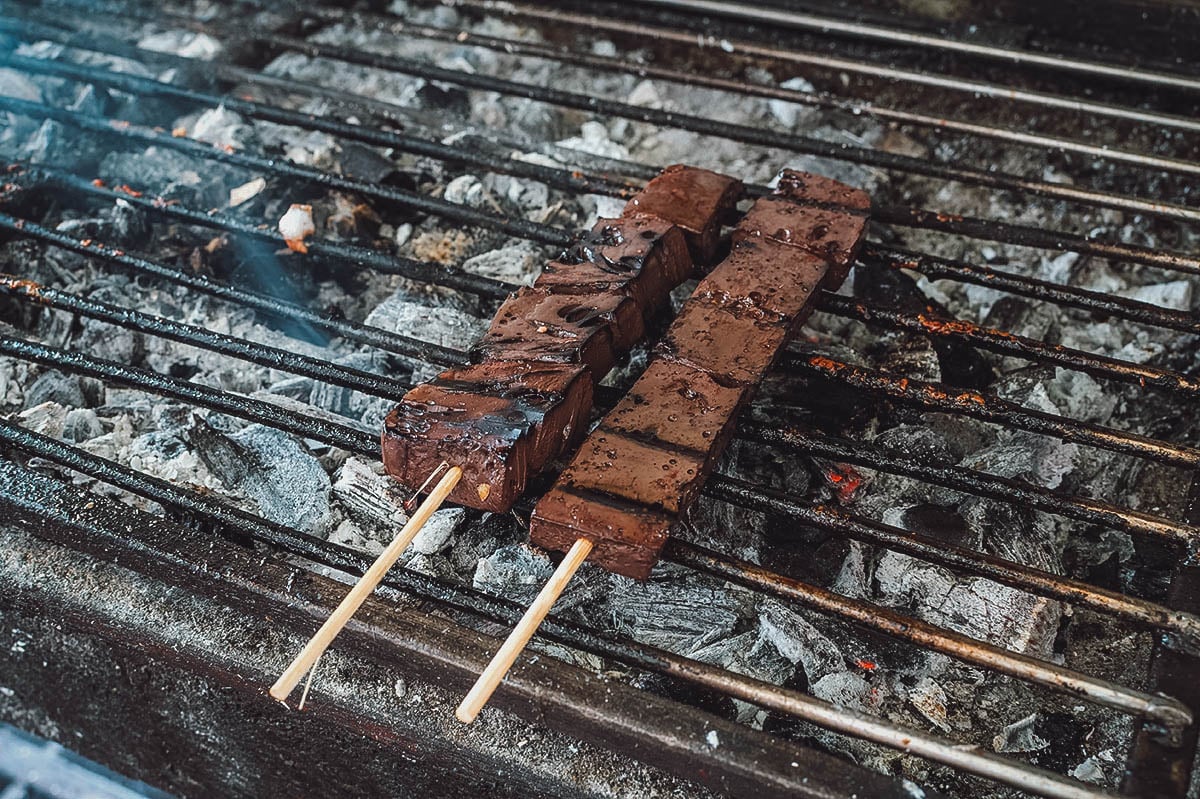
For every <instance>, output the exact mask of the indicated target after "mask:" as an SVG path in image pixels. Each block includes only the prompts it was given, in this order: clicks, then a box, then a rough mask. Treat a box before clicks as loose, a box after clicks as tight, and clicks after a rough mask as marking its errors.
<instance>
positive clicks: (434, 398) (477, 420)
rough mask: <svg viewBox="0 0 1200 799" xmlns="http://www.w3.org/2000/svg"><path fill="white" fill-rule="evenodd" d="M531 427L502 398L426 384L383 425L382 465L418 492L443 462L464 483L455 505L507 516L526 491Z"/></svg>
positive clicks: (453, 497)
mask: <svg viewBox="0 0 1200 799" xmlns="http://www.w3.org/2000/svg"><path fill="white" fill-rule="evenodd" d="M530 445H531V437H530V426H529V424H528V423H527V422H526V421H525V418H524V415H523V414H522V413H521V412H520V411H518V410H516V409H514V408H513V405H512V402H511V401H510V400H507V399H504V398H503V397H484V396H480V395H476V394H461V393H457V392H452V391H445V390H443V389H438V388H434V387H433V386H429V385H423V386H418V387H417V388H414V389H413V390H412V391H410V392H408V394H406V395H405V396H404V399H403V400H401V402H400V404H399V405H397V406H396V407H395V408H393V409H392V412H391V413H389V414H388V416H387V419H385V420H384V423H383V442H382V449H383V465H384V468H385V469H387V472H388V474H390V475H391V476H392V477H394V478H396V479H397V480H399V481H400V482H401V483H403V484H404V485H406V486H408V487H409V488H414V489H415V488H417V487H418V486H420V485H421V484H422V483H424V482H425V479H426V478H427V477H428V476H429V475H430V474H431V473H433V471H434V470H435V469H437V468H438V466H439V465H440V464H441V463H442V462H443V461H444V462H446V463H448V464H450V465H451V466H459V467H461V468H462V470H463V473H464V479H463V480H461V481H460V482H459V484H458V485H457V486H455V488H454V491H453V492H451V494H450V501H451V502H455V503H457V504H460V505H466V506H467V507H471V508H478V509H480V510H487V511H492V512H494V513H506V512H507V511H508V510H509V509H510V508H511V507H512V505H513V503H514V502H515V501H516V499H517V497H519V496H520V495H521V494H522V493H523V492H524V491H525V483H526V480H527V477H528V465H527V464H528V457H529V452H530Z"/></svg>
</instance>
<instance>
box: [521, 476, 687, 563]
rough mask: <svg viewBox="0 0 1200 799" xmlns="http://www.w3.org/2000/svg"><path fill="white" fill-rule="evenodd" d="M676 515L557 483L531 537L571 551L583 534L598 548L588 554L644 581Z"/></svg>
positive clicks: (533, 521)
mask: <svg viewBox="0 0 1200 799" xmlns="http://www.w3.org/2000/svg"><path fill="white" fill-rule="evenodd" d="M676 521H677V519H676V517H675V516H673V515H672V514H669V513H664V512H663V511H661V510H656V509H654V508H647V507H644V506H640V505H634V504H631V503H628V502H625V501H623V500H620V499H617V498H616V497H604V496H598V495H580V494H576V493H575V492H574V491H572V490H570V489H565V488H562V487H560V486H558V485H556V486H555V487H554V488H553V489H551V490H550V492H549V493H547V494H546V495H545V496H543V497H542V498H541V499H540V500H539V501H538V503H537V506H536V507H534V509H533V516H532V518H530V520H529V540H530V541H531V542H532V543H533V544H534V545H535V546H539V547H543V548H545V549H552V550H557V551H560V552H566V551H567V550H568V549H570V548H571V545H572V544H574V543H575V541H576V540H577V539H579V538H586V539H588V540H589V541H591V542H592V543H593V544H594V545H595V547H594V549H593V550H592V552H591V554H590V555H589V556H588V559H589V560H591V561H592V562H594V563H596V564H598V565H600V566H602V567H604V568H605V569H608V570H609V571H612V572H616V573H617V574H623V575H625V576H626V577H633V578H634V579H637V580H644V579H646V578H647V577H649V576H650V570H651V569H653V568H654V564H655V563H657V562H658V556H659V553H660V552H662V548H663V546H664V545H665V544H666V543H667V536H669V535H670V533H671V528H672V527H673V526H674V525H675V523H676Z"/></svg>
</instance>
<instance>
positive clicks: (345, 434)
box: [0, 336, 379, 458]
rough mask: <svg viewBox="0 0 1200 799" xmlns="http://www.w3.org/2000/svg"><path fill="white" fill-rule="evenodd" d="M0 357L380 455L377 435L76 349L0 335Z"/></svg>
mask: <svg viewBox="0 0 1200 799" xmlns="http://www.w3.org/2000/svg"><path fill="white" fill-rule="evenodd" d="M0 355H8V356H11V357H13V358H21V359H23V360H27V361H32V362H34V363H38V364H41V365H42V366H46V367H49V368H51V369H59V370H62V371H64V372H71V373H74V374H81V375H86V376H87V377H94V378H97V379H99V380H107V381H111V382H114V383H119V384H121V385H124V386H129V387H132V388H136V389H140V390H143V391H149V392H151V393H153V394H158V395H160V396H163V397H170V398H171V399H175V400H179V401H180V402H185V403H189V404H191V405H198V406H200V407H203V408H210V409H212V410H214V411H219V412H221V413H225V414H229V415H230V416H237V417H238V418H241V419H247V420H249V421H252V422H258V423H259V424H264V425H267V426H269V427H275V428H278V429H280V430H283V431H284V432H287V433H291V434H292V435H294V436H297V437H299V438H310V439H313V440H315V441H321V442H323V443H325V444H329V445H330V446H333V447H338V448H339V449H344V450H347V451H349V452H353V453H355V454H358V455H364V456H366V457H368V458H375V457H377V456H378V454H379V436H378V434H376V433H372V432H368V431H366V430H362V429H360V428H357V427H350V426H348V425H344V424H340V423H338V422H332V421H328V420H326V419H322V418H320V417H317V416H300V415H298V414H295V413H293V412H291V411H288V410H287V409H286V408H282V407H280V406H279V405H275V404H273V403H270V402H265V401H263V400H259V399H254V398H253V397H245V396H241V395H238V394H233V393H230V392H226V391H221V390H219V389H215V388H210V387H209V386H205V385H202V384H200V383H192V382H190V381H187V380H181V379H179V378H177V377H170V376H168V375H164V374H160V373H158V372H153V371H150V370H149V369H142V368H140V367H137V366H128V365H126V364H123V363H120V362H118V361H109V360H105V359H103V358H96V357H93V356H91V355H87V354H85V353H82V352H75V351H73V350H63V349H58V348H57V347H48V346H46V345H44V344H39V343H37V342H34V341H26V340H25V339H19V338H13V337H11V336H0Z"/></svg>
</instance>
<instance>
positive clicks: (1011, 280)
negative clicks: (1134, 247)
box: [859, 241, 1200, 334]
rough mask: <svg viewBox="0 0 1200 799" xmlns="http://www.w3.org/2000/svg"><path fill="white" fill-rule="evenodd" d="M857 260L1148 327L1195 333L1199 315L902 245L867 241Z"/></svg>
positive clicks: (1198, 330)
mask: <svg viewBox="0 0 1200 799" xmlns="http://www.w3.org/2000/svg"><path fill="white" fill-rule="evenodd" d="M859 262H860V263H865V264H870V265H872V266H885V267H888V268H890V269H911V270H913V271H914V272H919V273H921V274H922V275H924V276H925V277H927V278H929V279H930V280H954V281H957V282H960V283H971V284H973V285H976V286H986V287H987V288H990V289H995V290H997V291H1003V292H1007V293H1009V294H1016V295H1018V296H1021V297H1029V298H1030V299H1034V300H1041V301H1043V302H1049V303H1053V304H1055V305H1063V306H1066V307H1069V308H1079V309H1081V310H1085V311H1090V312H1092V313H1097V314H1101V315H1104V316H1113V317H1116V318H1118V319H1124V320H1127V321H1130V322H1137V323H1139V324H1144V325H1150V326H1153V327H1162V328H1166V329H1168V330H1178V331H1179V332H1181V333H1192V334H1196V333H1200V318H1197V317H1196V316H1195V315H1194V314H1192V313H1189V312H1187V311H1177V310H1175V309H1173V308H1163V307H1161V306H1158V305H1152V304H1150V303H1148V302H1142V301H1140V300H1133V299H1130V298H1128V297H1121V296H1118V295H1116V294H1105V293H1103V292H1099V291H1090V290H1088V289H1082V288H1079V287H1077V286H1068V285H1066V284H1064V283H1051V282H1050V281H1048V280H1039V279H1038V278H1034V277H1026V276H1024V275H1018V274H1014V273H1012V272H1005V271H1002V270H999V269H992V268H990V267H986V266H980V265H978V264H973V263H970V262H967V261H954V260H951V259H949V258H939V257H938V256H936V255H928V254H926V253H919V252H915V251H913V250H908V249H905V248H903V247H896V246H892V245H888V244H880V243H877V242H874V241H868V242H866V243H865V244H864V245H863V248H862V250H861V252H860V254H859Z"/></svg>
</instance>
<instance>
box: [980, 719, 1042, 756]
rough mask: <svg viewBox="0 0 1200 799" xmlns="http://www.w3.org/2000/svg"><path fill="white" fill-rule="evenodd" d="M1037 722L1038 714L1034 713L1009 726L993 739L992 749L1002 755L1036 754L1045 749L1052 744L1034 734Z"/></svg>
mask: <svg viewBox="0 0 1200 799" xmlns="http://www.w3.org/2000/svg"><path fill="white" fill-rule="evenodd" d="M1037 720H1038V717H1037V714H1036V713H1034V714H1031V715H1029V716H1026V717H1025V718H1023V719H1019V720H1017V721H1014V722H1013V723H1012V724H1009V725H1008V726H1007V727H1005V728H1004V729H1003V730H1001V731H1000V734H999V735H997V736H996V737H995V738H993V739H992V749H994V750H995V751H997V752H1001V753H1007V752H1036V751H1038V750H1039V749H1045V748H1046V747H1047V746H1049V745H1050V742H1049V741H1047V740H1046V739H1044V738H1042V737H1040V736H1039V735H1038V734H1037V733H1036V732H1034V729H1033V728H1034V725H1035V724H1036V723H1037Z"/></svg>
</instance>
